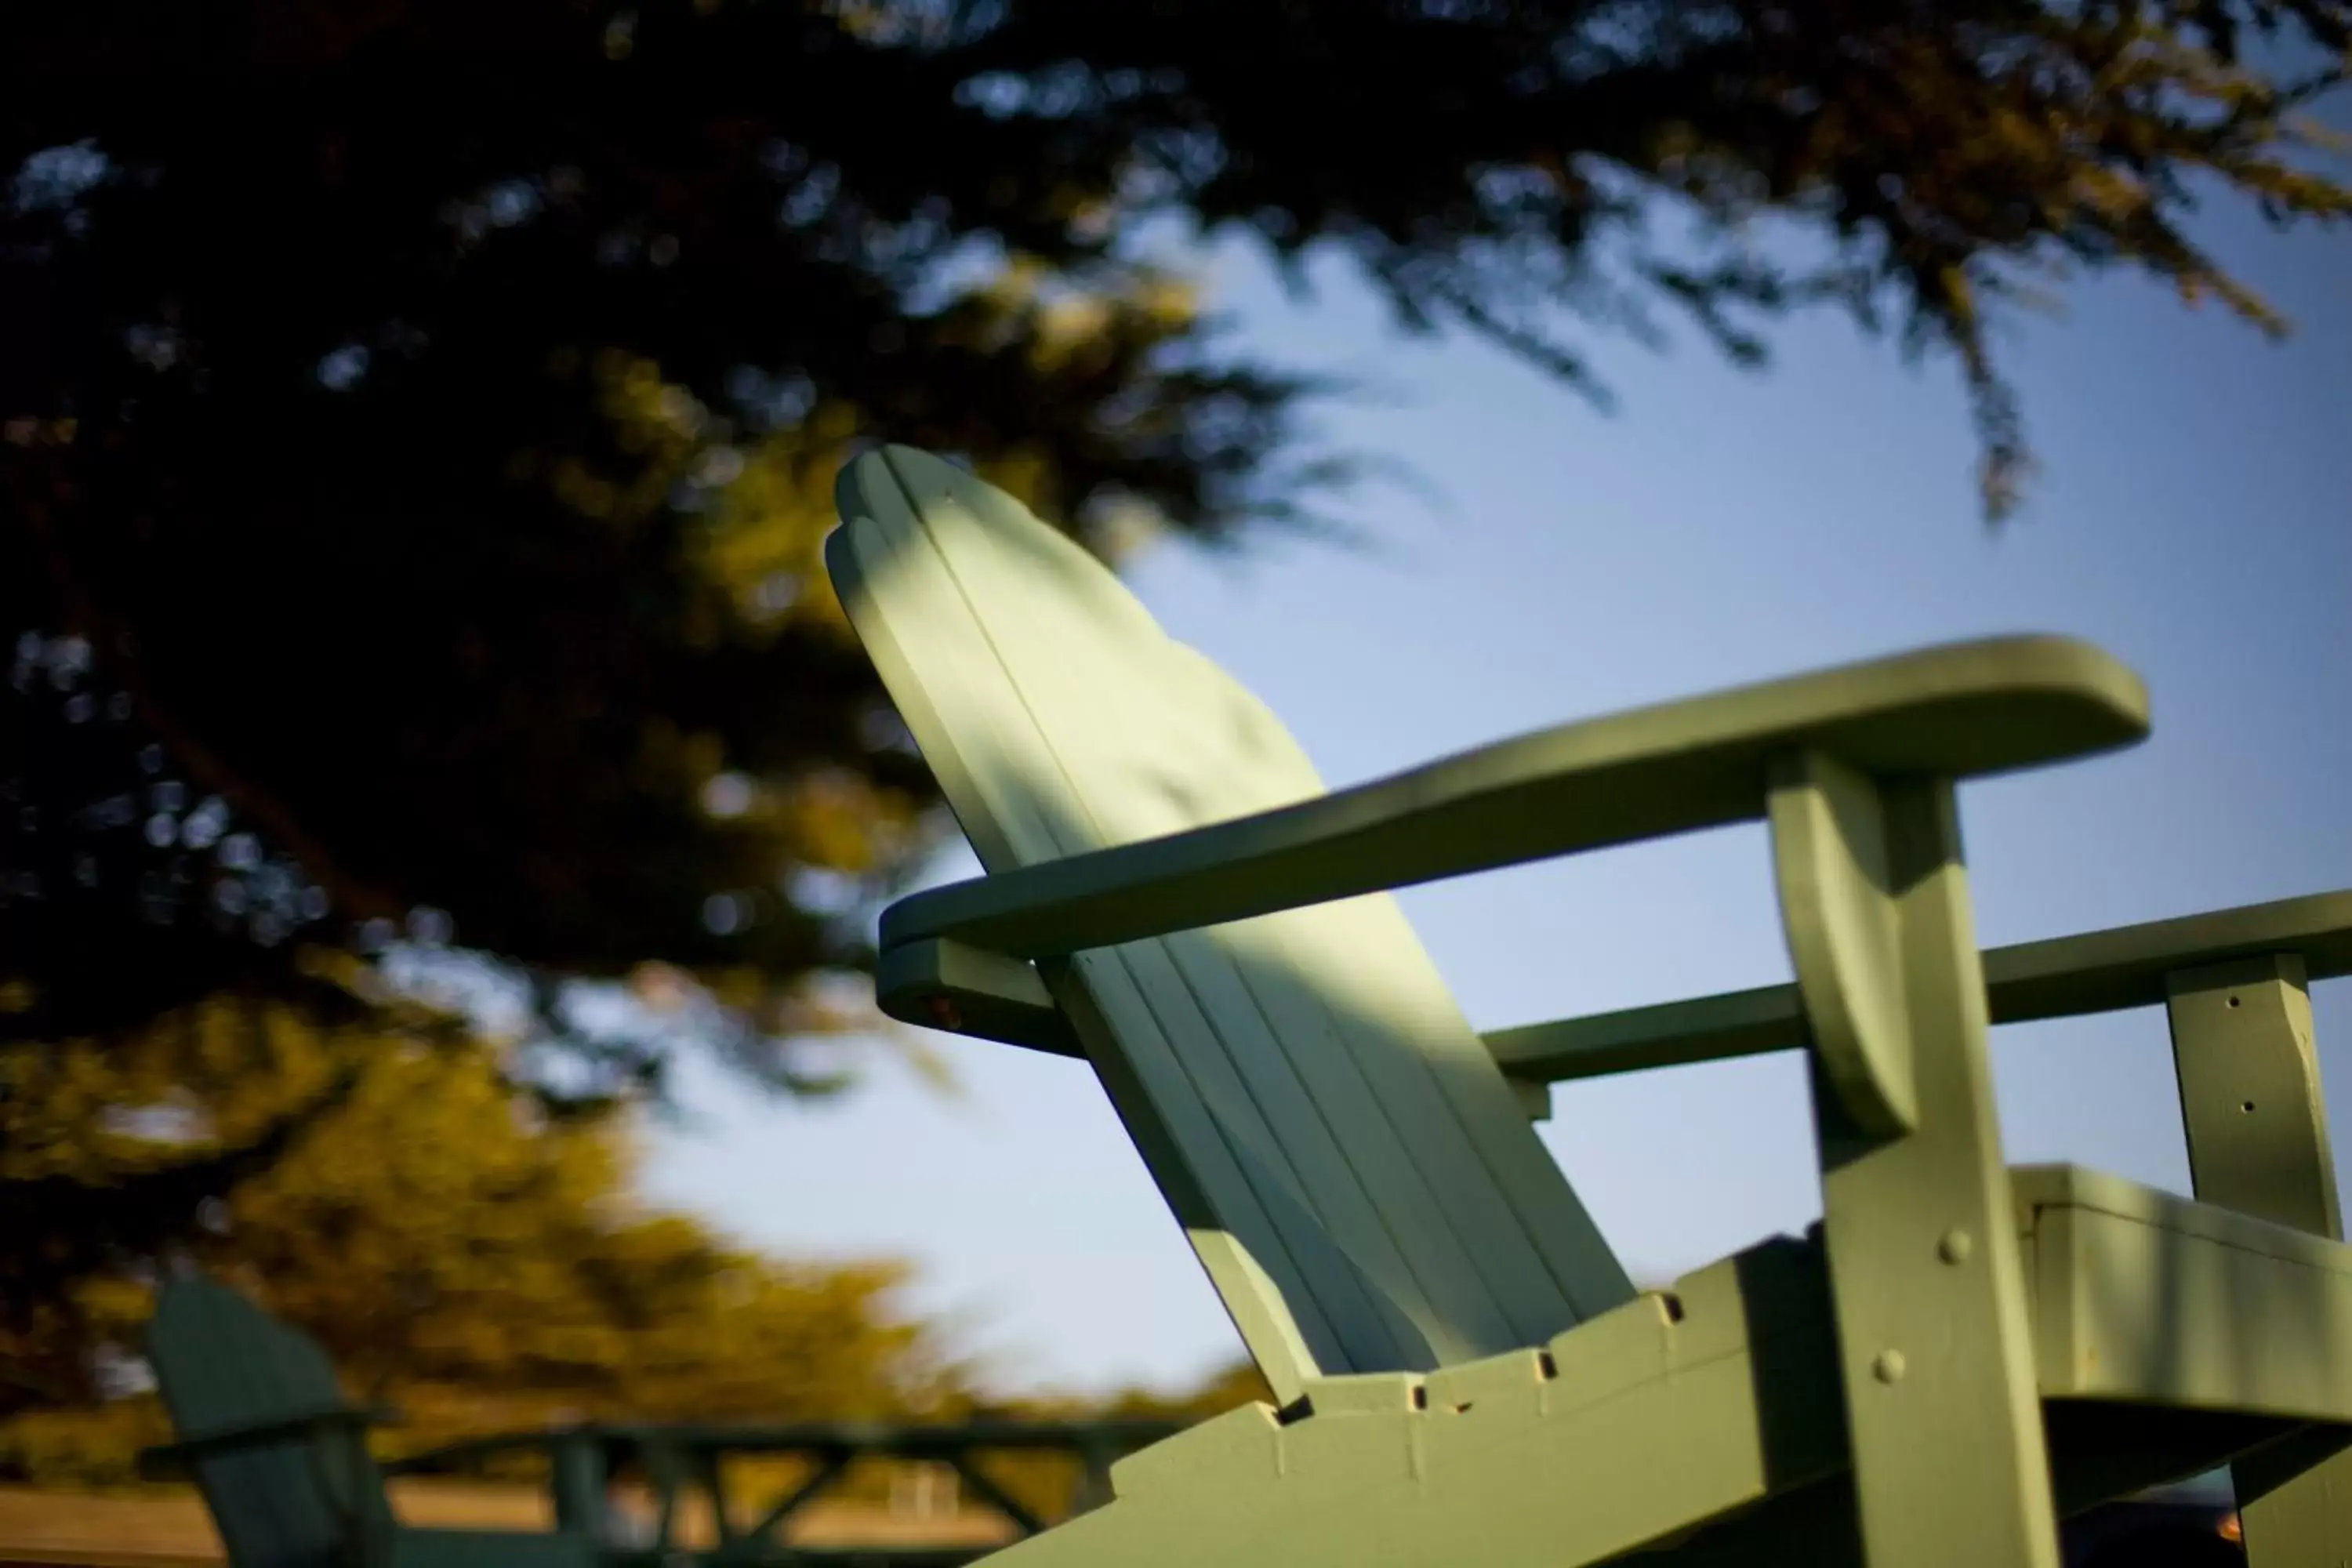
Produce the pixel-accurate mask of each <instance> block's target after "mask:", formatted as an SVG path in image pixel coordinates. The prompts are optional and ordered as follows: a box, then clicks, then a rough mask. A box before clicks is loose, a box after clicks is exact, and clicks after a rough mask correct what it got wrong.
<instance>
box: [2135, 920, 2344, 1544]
mask: <svg viewBox="0 0 2352 1568" xmlns="http://www.w3.org/2000/svg"><path fill="white" fill-rule="evenodd" d="M2165 989H2166V992H2167V999H2166V1004H2165V1012H2166V1016H2167V1020H2168V1023H2169V1024H2170V1025H2171V1027H2172V1062H2173V1069H2174V1071H2175V1073H2176V1074H2177V1075H2178V1077H2179V1081H2180V1116H2181V1121H2182V1122H2183V1124H2184V1125H2185V1126H2186V1128H2187V1131H2188V1134H2189V1176H2190V1180H2191V1181H2192V1182H2193V1183H2194V1184H2195V1187H2196V1192H2197V1196H2198V1197H2199V1198H2200V1200H2202V1201H2204V1202H2206V1203H2210V1204H2218V1205H2221V1206H2222V1207H2224V1208H2231V1209H2236V1210H2237V1211H2239V1212H2240V1213H2241V1214H2249V1215H2254V1216H2255V1217H2257V1218H2260V1219H2266V1220H2271V1221H2273V1222H2274V1223H2276V1224H2279V1225H2290V1226H2294V1227H2295V1228H2297V1229H2299V1230H2307V1231H2311V1232H2314V1233H2315V1234H2316V1235H2320V1236H2325V1237H2328V1238H2329V1239H2331V1240H2341V1239H2343V1234H2344V1226H2343V1215H2342V1212H2341V1210H2340V1208H2339V1206H2338V1204H2337V1198H2336V1162H2335V1159H2334V1157H2333V1155H2332V1154H2331V1153H2330V1152H2329V1150H2328V1140H2327V1108H2326V1100H2325V1098H2324V1097H2323V1095H2322V1093H2321V1090H2320V1085H2319V1057H2318V1052H2317V1049H2316V1047H2315V1042H2314V1040H2313V1037H2312V1024H2311V995H2310V992H2309V989H2308V987H2307V986H2306V984H2305V972H2304V966H2303V960H2302V959H2301V958H2299V957H2297V956H2295V955H2294V954H2292V953H2286V954H2279V955H2276V956H2273V957H2268V958H2257V959H2250V960H2245V961H2242V962H2239V963H2221V964H2213V965H2210V966H2209V967H2206V968H2202V969H2195V970H2187V971H2183V972H2182V973H2178V974H2172V975H2168V976H2167V977H2166V985H2165ZM2231 1479H2233V1480H2234V1481H2235V1482H2236V1484H2237V1489H2238V1511H2239V1520H2240V1522H2241V1524H2242V1526H2243V1528H2244V1531H2245V1540H2246V1556H2247V1559H2248V1561H2249V1563H2251V1565H2252V1568H2336V1565H2337V1564H2340V1563H2342V1562H2343V1561H2344V1560H2345V1557H2346V1554H2347V1552H2352V1452H2347V1451H2345V1439H2344V1437H2343V1436H2341V1435H2339V1434H2336V1433H2334V1432H2319V1431H2315V1432H2313V1433H2312V1434H2310V1435H2309V1436H2306V1437H2304V1438H2302V1439H2299V1440H2294V1441H2290V1442H2288V1443H2286V1444H2283V1445H2281V1446H2280V1447H2277V1448H2274V1449H2270V1450H2266V1451H2264V1452H2263V1453H2261V1454H2258V1455H2254V1456H2252V1457H2251V1458H2246V1459H2242V1460H2241V1461H2239V1462H2238V1463H2237V1464H2236V1465H2233V1466H2232V1467H2231Z"/></svg>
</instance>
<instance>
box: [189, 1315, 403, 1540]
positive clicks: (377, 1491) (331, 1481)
mask: <svg viewBox="0 0 2352 1568" xmlns="http://www.w3.org/2000/svg"><path fill="white" fill-rule="evenodd" d="M147 1356H148V1360H149V1362H150V1363H151V1364H152V1366H153V1368H154V1372H155V1378H156V1383H157V1385H158V1390H159V1392H160V1393H161V1394H162V1395H163V1405H164V1408H165V1409H166V1410H168V1411H169V1412H170V1413H171V1416H172V1424H173V1427H174V1428H175V1429H176V1431H177V1432H178V1434H179V1436H180V1437H181V1438H182V1439H183V1440H188V1439H199V1440H200V1439H204V1438H206V1437H209V1436H214V1435H215V1434H220V1433H225V1432H231V1431H235V1430H236V1429H238V1428H247V1427H257V1426H267V1425H268V1424H272V1423H281V1422H286V1421H289V1420H291V1419H296V1418H303V1417H312V1416H317V1415H322V1414H325V1413H329V1412H332V1411H336V1410H341V1409H345V1408H348V1402H347V1401H346V1400H345V1399H344V1398H343V1394H342V1390H341V1387H340V1386H339V1385H338V1384H337V1383H336V1381H335V1371H334V1368H333V1367H332V1366H331V1364H330V1363H328V1361H327V1358H326V1357H325V1356H324V1355H323V1354H322V1353H320V1350H319V1347H318V1346H317V1345H315V1344H313V1343H312V1342H310V1340H309V1339H308V1338H306V1337H304V1336H303V1335H301V1334H299V1333H297V1332H296V1331H293V1330H292V1329H289V1328H288V1327H287V1326H286V1325H285V1324H283V1323H280V1322H278V1321H276V1320H275V1319H273V1318H271V1317H269V1316H268V1314H267V1313H265V1312H263V1311H262V1310H260V1309H258V1308H257V1307H255V1306H254V1305H253V1304H252V1303H251V1302H249V1301H247V1300H245V1299H244V1298H243V1297H242V1296H239V1295H238V1294H236V1292H235V1291H233V1290H230V1289H227V1288H226V1287H225V1286H222V1285H219V1284H216V1283H215V1282H214V1281H212V1280H209V1279H174V1280H173V1281H171V1282H170V1283H168V1284H167V1285H165V1287H164V1288H163V1291H162V1293H161V1296H160V1298H159V1300H158V1303H157V1307H156V1312H155V1316H154V1318H153V1320H152V1321H151V1322H150V1324H149V1325H148V1330H147ZM190 1468H192V1469H193V1470H194V1475H195V1479H196V1485H197V1487H198V1489H200V1490H201V1491H202V1492H203V1493H204V1497H205V1504H206V1506H207V1507H209V1508H210V1509H211V1510H212V1514H213V1519H214V1522H215V1525H216V1526H217V1528H218V1529H219V1531H220V1535H221V1542H222V1544H223V1546H224V1547H225V1548H226V1550H227V1552H228V1556H229V1561H230V1562H231V1563H234V1564H235V1565H236V1568H312V1565H314V1564H317V1563H324V1562H328V1561H334V1560H341V1559H342V1558H344V1557H346V1556H347V1555H349V1554H352V1553H354V1552H361V1551H362V1550H363V1549H365V1550H372V1551H373V1552H376V1553H377V1554H378V1558H377V1560H380V1553H381V1552H383V1550H385V1549H386V1547H385V1542H386V1541H387V1539H388V1537H389V1535H390V1533H391V1531H392V1514H391V1510H390V1509H389V1508H388V1507H387V1505H386V1504H385V1501H384V1497H383V1478H382V1477H381V1476H380V1475H379V1474H378V1473H377V1471H376V1469H375V1467H374V1465H373V1462H372V1461H371V1460H370V1459H369V1458H368V1456H367V1450H366V1447H365V1445H364V1443H363V1441H362V1433H361V1432H360V1431H358V1430H356V1429H354V1428H352V1427H350V1426H342V1427H340V1428H324V1429H318V1430H313V1431H306V1432H299V1433H293V1434H289V1435H287V1436H280V1437H276V1438H272V1439H269V1440H266V1441H257V1442H254V1443H252V1444H250V1445H240V1446H238V1447H231V1448H228V1449H226V1451H221V1452H215V1453H212V1454H209V1455H205V1456H203V1457H201V1458H197V1459H195V1460H194V1463H193V1464H192V1466H191V1467H190Z"/></svg>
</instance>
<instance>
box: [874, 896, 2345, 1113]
mask: <svg viewBox="0 0 2352 1568" xmlns="http://www.w3.org/2000/svg"><path fill="white" fill-rule="evenodd" d="M2273 952H2280V953H2293V954H2294V955H2296V956H2297V957H2299V958H2301V959H2302V960H2303V962H2304V967H2305V972H2306V973H2307V974H2308V976H2309V978H2311V979H2313V980H2327V979H2333V978H2335V977H2336V976H2339V975H2345V974H2352V891H2344V892H2335V893H2315V894H2313V895H2311V896H2309V897H2306V898H2299V899H2282V900H2276V901H2274V902H2271V903H2263V904H2252V905H2248V906H2246V907H2244V908H2242V909H2235V910H2220V911H2217V912H2214V913H2211V914H2203V915H2190V916H2187V917H2185V918H2182V919H2179V920H2168V921H2146V922H2142V923H2138V924H2134V925H2128V926H2118V927H2116V928H2114V929H2113V930H2109V931H2091V932H2086V933H2084V934H2083V935H2080V936H2068V937H2058V938H2054V939H2051V940H2048V941H2042V942H2019V943H2015V944H2013V945H2011V946H2008V947H1993V948H1987V949H1986V950H1985V952H1984V974H1985V997H1986V1003H1987V1005H1988V1008H1989V1011H1990V1016H1991V1019H1992V1021H1993V1022H1994V1023H1996V1024H2021V1023H2030V1022H2032V1021H2033V1020H2035V1019H2040V1018H2063V1017H2072V1016H2078V1015H2081V1014H2084V1013H2106V1012H2116V1011H2119V1010H2121V1009H2124V1008H2128V1007H2143V1006H2146V1007H2154V1006H2161V1005H2163V1004H2164V1000H2165V977H2166V975H2167V974H2168V973H2172V972H2174V971H2176V970H2179V969H2183V968H2194V967H2198V966H2200V965H2203V964H2210V963H2228V962H2230V961H2231V960H2233V959H2239V958H2246V957H2262V956H2265V955H2267V954H2270V953H2273ZM879 984H880V985H881V988H882V989H883V990H884V991H885V992H886V993H895V994H902V995H906V996H909V997H923V996H931V995H937V994H943V993H955V994H960V995H961V996H962V997H964V998H966V999H967V1003H968V1005H967V1007H966V1009H965V1012H964V1014H963V1015H962V1016H958V1017H957V1018H956V1019H955V1020H954V1022H953V1024H952V1025H951V1026H952V1027H954V1028H955V1029H957V1030H958V1031H959V1032H961V1033H963V1034H967V1035H976V1036H978V1037H982V1038H983V1039H991V1040H1002V1041H1003V1042H1005V1043H1007V1044H1009V1045H1016V1046H1022V1047H1027V1048H1028V1049H1031V1050H1039V1051H1045V1052H1049V1053H1052V1054H1054V1055H1057V1056H1069V1057H1077V1056H1084V1055H1085V1054H1086V1053H1085V1051H1084V1050H1083V1049H1081V1048H1080V1047H1079V1045H1078V1042H1077V1038H1076V1036H1074V1035H1072V1034H1071V1033H1070V1026H1069V1022H1068V1020H1067V1019H1066V1018H1064V1017H1063V1016H1062V1014H1061V1009H1060V1008H1059V1007H1058V1006H1057V1005H1055V1002H1054V998H1053V995H1052V994H1051V993H1050V992H1048V991H1047V990H1046V989H1045V982H1044V981H1042V980H1040V979H1039V978H1038V977H1037V970H1036V966H1035V965H1034V964H1033V963H1025V962H1024V961H1022V960H1019V959H1015V958H1012V957H1010V956H1008V955H1006V954H1003V953H993V952H986V951H985V950H983V949H980V948H974V947H971V946H969V945H967V944H964V943H961V942H943V941H927V942H908V943H904V944H902V945H900V946H898V947H895V948H892V949H891V950H890V951H888V952H886V953H884V954H883V955H882V972H881V975H880V978H879ZM912 1010H913V1009H910V1011H912ZM929 1021H930V1022H933V1023H939V1022H942V1021H943V1020H940V1019H938V1018H932V1019H930V1020H929ZM1805 1043H1806V1033H1805V1010H1804V999H1803V998H1802V997H1801V995H1799V994H1798V992H1797V988H1796V987H1795V986H1794V985H1762V986H1758V987H1756V988H1755V989H1753V990H1748V991H1730V992H1725V993H1723V994H1719V995H1715V996H1696V997H1691V998H1688V999H1686V1000H1683V1001H1676V1002H1662V1003H1654V1004H1652V1005H1647V1006H1642V1007H1628V1008H1623V1009H1622V1010H1619V1011H1615V1012H1610V1013H1596V1014H1592V1015H1591V1016H1586V1017H1581V1018H1563V1019H1559V1020H1555V1021H1553V1022H1549V1023H1542V1024H1524V1025H1519V1026H1516V1027H1512V1028H1507V1029H1496V1030H1493V1031H1490V1032H1489V1033H1488V1034H1487V1035H1486V1048H1487V1049H1488V1051H1489V1052H1490V1053H1492V1055H1493V1056H1494V1058H1495V1060H1496V1062H1497V1063H1498V1064H1499V1065H1500V1066H1501V1067H1502V1068H1503V1070H1504V1071H1505V1072H1507V1073H1508V1074H1509V1075H1510V1076H1511V1078H1512V1079H1515V1080H1518V1081H1521V1082H1529V1083H1565V1082H1568V1081H1570V1080H1571V1079H1580V1078H1598V1077H1601V1076H1604V1075H1607V1074H1610V1073H1620V1072H1640V1071H1643V1070H1644V1069H1646V1068H1661V1067H1683V1066H1687V1065H1689V1064H1691V1063H1695V1062H1709V1061H1724V1060H1728V1059H1730V1058H1735V1057H1745V1056H1759V1055H1762V1054H1763V1053H1765V1052H1768V1051H1790V1050H1801V1049H1803V1048H1804V1046H1805Z"/></svg>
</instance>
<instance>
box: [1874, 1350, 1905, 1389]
mask: <svg viewBox="0 0 2352 1568" xmlns="http://www.w3.org/2000/svg"><path fill="white" fill-rule="evenodd" d="M1904 1364H1905V1363H1904V1361H1903V1352H1901V1351H1898V1350H1883V1351H1880V1352H1878V1354H1877V1355H1875V1356H1874V1357H1872V1358H1871V1363H1870V1375H1871V1376H1873V1377H1874V1378H1876V1379H1878V1381H1879V1382H1881V1383H1900V1382H1902V1381H1903V1372H1904Z"/></svg>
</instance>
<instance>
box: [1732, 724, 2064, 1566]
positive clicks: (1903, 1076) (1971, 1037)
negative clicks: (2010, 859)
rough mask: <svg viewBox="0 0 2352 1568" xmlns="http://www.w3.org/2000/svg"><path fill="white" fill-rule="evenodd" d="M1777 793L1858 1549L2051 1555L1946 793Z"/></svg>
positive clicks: (2019, 1296)
mask: <svg viewBox="0 0 2352 1568" xmlns="http://www.w3.org/2000/svg"><path fill="white" fill-rule="evenodd" d="M1772 805H1773V810H1772V816H1771V823H1772V832H1773V844H1774V858H1775V863H1776V870H1777V874H1778V880H1779V884H1780V900H1781V907H1782V911H1783V916H1784V920H1785V922H1786V926H1787V931H1788V937H1789V944H1790V956H1791V958H1792V959H1793V960H1794V962H1795V964H1796V968H1797V973H1798V985H1799V989H1800V991H1801V993H1802V994H1803V997H1804V1003H1805V1010H1806V1013H1807V1015H1808V1020H1809V1024H1810V1026H1811V1035H1812V1037H1813V1038H1814V1040H1815V1041H1817V1042H1818V1046H1817V1048H1816V1049H1814V1050H1813V1051H1812V1052H1811V1069H1812V1089H1813V1093H1812V1099H1813V1115H1814V1123H1815V1131H1816V1135H1817V1137H1818V1140H1819V1144H1820V1150H1821V1159H1822V1237H1823V1244H1824V1248H1825V1251H1826V1256H1827V1260H1828V1264H1829V1278H1830V1290H1831V1296H1832V1301H1833V1303H1834V1306H1835V1315H1836V1321H1837V1335H1838V1349H1839V1363H1840V1365H1841V1368H1842V1372H1843V1384H1844V1389H1845V1405H1846V1423H1847V1431H1848V1434H1849V1436H1850V1440H1851V1442H1852V1445H1853V1465H1854V1488H1855V1496H1856V1500H1857V1502H1858V1505H1859V1513H1860V1517H1861V1525H1862V1538H1863V1544H1864V1558H1865V1560H1866V1561H1868V1562H1869V1563H1872V1564H1873V1565H1874V1568H1880V1565H1885V1568H1913V1565H1919V1568H1925V1565H1927V1564H1931V1563H2016V1564H2019V1565H2020V1568H2057V1563H2058V1541H2057V1521H2056V1516H2055V1510H2054V1504H2053V1497H2052V1491H2051V1480H2050V1465H2049V1456H2048V1452H2047V1444H2046V1439H2045V1437H2044V1435H2043V1431H2042V1405H2041V1399H2040V1395H2039V1393H2038V1388H2037V1384H2036V1382H2035V1372H2034V1363H2033V1340H2032V1331H2031V1326H2030V1324H2029V1322H2028V1320H2027V1309H2026V1297H2025V1281H2024V1268H2023V1264H2022V1260H2021V1257H2020V1248H2019V1243H2018V1238H2017V1229H2016V1226H2015V1223H2014V1220H2013V1217H2012V1215H2011V1194H2010V1184H2009V1173H2008V1172H2007V1170H2006V1169H2005V1167H2004V1166H2003V1163H2002V1160H2001V1151H2000V1131H1999V1127H1998V1124H1997V1122H1996V1120H1995V1117H1994V1112H1993V1100H1992V1073H1991V1068H1990V1060H1989V1055H1988V1051H1987V1044H1986V1036H1987V1033H1988V1024H1987V1018H1986V1007H1985V989H1984V975H1983V970H1982V967H1981V963H1980V960H1979V954H1978V952H1977V946H1976V940H1975V934H1974V931H1973V930H1972V921H1971V916H1970V913H1969V897H1968V877H1967V870H1966V868H1965V867H1964V865H1963V863H1962V859H1961V854H1960V842H1959V826H1958V812H1957V809H1956V807H1955V805H1954V802H1953V795H1952V785H1951V783H1950V781H1949V780H1948V779H1941V778H1918V777H1916V776H1914V777H1900V776H1898V777H1895V778H1880V777H1873V776H1871V775H1870V774H1868V773H1864V771H1863V770H1861V769H1859V768H1856V767H1853V765H1852V764H1851V763H1847V762H1845V761H1844V760H1843V759H1840V758H1836V757H1833V756H1831V755H1828V754H1824V753H1822V752H1798V753H1791V754H1790V755H1788V756H1785V757H1783V758H1781V759H1780V760H1779V761H1778V762H1777V763H1776V764H1775V767H1774V771H1773V800H1772Z"/></svg>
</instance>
